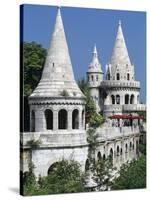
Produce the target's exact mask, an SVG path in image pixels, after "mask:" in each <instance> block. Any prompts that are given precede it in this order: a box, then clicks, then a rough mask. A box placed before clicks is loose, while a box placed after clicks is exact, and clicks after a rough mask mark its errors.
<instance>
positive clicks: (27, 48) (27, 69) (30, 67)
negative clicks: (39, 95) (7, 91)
mask: <svg viewBox="0 0 150 200" xmlns="http://www.w3.org/2000/svg"><path fill="white" fill-rule="evenodd" d="M45 57H46V50H45V49H44V48H43V47H42V46H41V45H40V44H37V43H36V42H31V43H28V42H24V43H23V69H24V95H25V96H29V95H30V94H31V93H32V91H33V89H35V87H36V85H37V83H38V82H39V80H40V77H41V72H42V67H43V64H44V61H45Z"/></svg>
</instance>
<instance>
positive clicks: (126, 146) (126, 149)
mask: <svg viewBox="0 0 150 200" xmlns="http://www.w3.org/2000/svg"><path fill="white" fill-rule="evenodd" d="M127 152H128V144H127V143H126V145H125V153H127Z"/></svg>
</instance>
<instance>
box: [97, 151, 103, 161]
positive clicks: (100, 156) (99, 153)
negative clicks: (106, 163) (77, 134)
mask: <svg viewBox="0 0 150 200" xmlns="http://www.w3.org/2000/svg"><path fill="white" fill-rule="evenodd" d="M101 159H102V155H101V152H100V151H99V152H98V154H97V160H101Z"/></svg>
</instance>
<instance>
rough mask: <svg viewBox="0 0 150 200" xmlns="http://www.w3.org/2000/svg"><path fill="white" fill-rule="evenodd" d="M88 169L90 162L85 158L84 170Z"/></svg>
mask: <svg viewBox="0 0 150 200" xmlns="http://www.w3.org/2000/svg"><path fill="white" fill-rule="evenodd" d="M89 169H90V162H89V159H87V160H86V162H85V171H88V170H89Z"/></svg>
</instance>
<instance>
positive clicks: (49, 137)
mask: <svg viewBox="0 0 150 200" xmlns="http://www.w3.org/2000/svg"><path fill="white" fill-rule="evenodd" d="M31 140H34V141H37V140H38V141H40V145H39V146H40V147H51V148H52V147H55V148H57V147H59V148H61V147H74V146H84V145H87V141H86V133H85V131H80V133H79V131H78V130H73V131H72V132H71V133H68V132H67V131H66V130H59V133H58V131H47V132H24V133H21V143H22V144H23V146H24V147H29V145H28V142H29V141H31Z"/></svg>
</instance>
